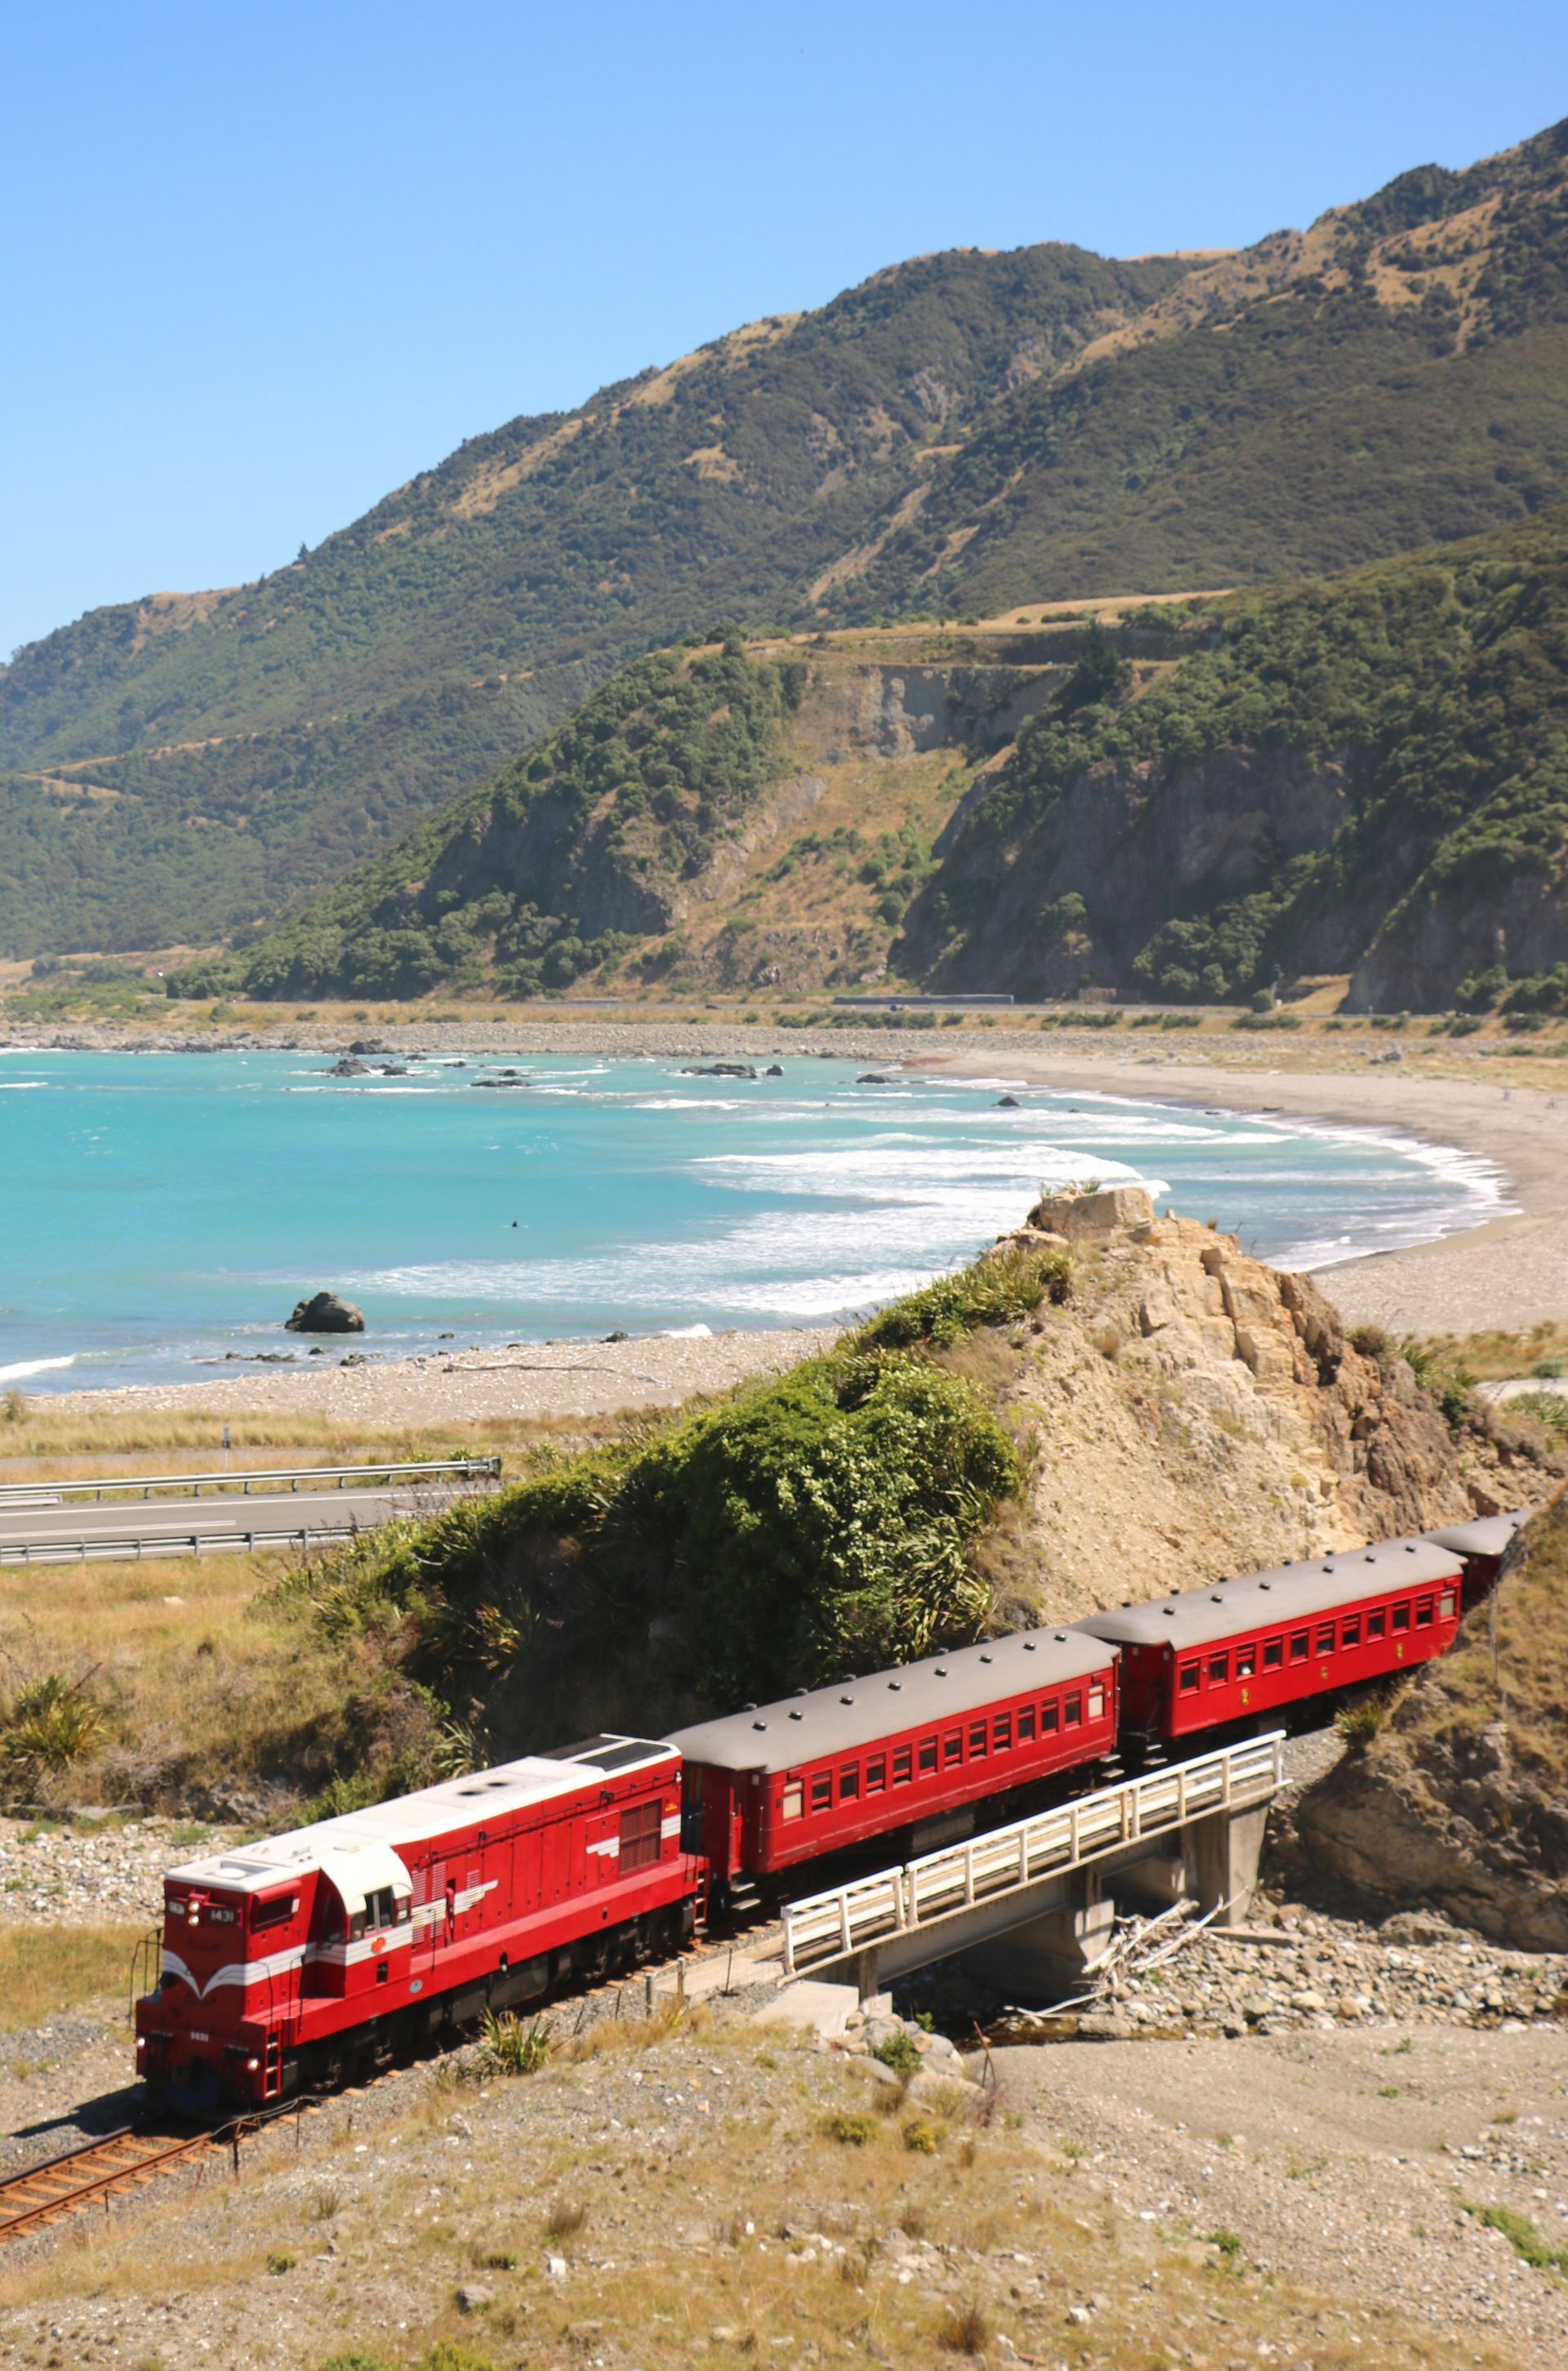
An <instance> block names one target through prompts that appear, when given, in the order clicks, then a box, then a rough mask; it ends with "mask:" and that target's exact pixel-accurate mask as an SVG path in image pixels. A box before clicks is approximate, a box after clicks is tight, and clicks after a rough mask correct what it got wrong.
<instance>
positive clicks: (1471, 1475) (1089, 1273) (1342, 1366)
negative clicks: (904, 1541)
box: [959, 1186, 1529, 1620]
mask: <svg viewBox="0 0 1568 2371" xmlns="http://www.w3.org/2000/svg"><path fill="white" fill-rule="evenodd" d="M1004 1242H1005V1243H1009V1244H1011V1245H1013V1246H1016V1247H1019V1248H1035V1249H1040V1248H1047V1247H1049V1246H1051V1245H1053V1244H1056V1245H1064V1246H1066V1248H1068V1249H1069V1250H1070V1254H1071V1259H1072V1290H1071V1296H1070V1298H1069V1300H1068V1301H1066V1305H1065V1306H1064V1307H1062V1308H1060V1309H1052V1310H1050V1311H1048V1312H1042V1313H1040V1314H1039V1315H1038V1316H1037V1318H1036V1319H1035V1320H1034V1321H1032V1326H1031V1327H1030V1328H1028V1329H1020V1332H1019V1333H1018V1335H1017V1336H1015V1337H1014V1344H1013V1347H1012V1349H1011V1352H1010V1360H1011V1363H1010V1366H1009V1371H1008V1373H1007V1375H1006V1377H1005V1379H1004V1378H1001V1377H993V1375H992V1374H990V1373H989V1372H988V1373H987V1375H986V1380H987V1381H988V1382H991V1381H993V1380H994V1381H997V1382H999V1383H1000V1384H1001V1388H1002V1390H1003V1393H1004V1395H1005V1397H1006V1398H1007V1400H1008V1401H1009V1404H1010V1406H1011V1409H1012V1414H1013V1421H1014V1423H1015V1425H1016V1427H1017V1428H1018V1429H1019V1430H1020V1432H1021V1433H1024V1434H1027V1435H1029V1436H1032V1440H1033V1441H1034V1443H1035V1448H1036V1454H1035V1457H1034V1461H1033V1464H1032V1473H1031V1479H1030V1484H1029V1493H1028V1502H1027V1507H1026V1509H1025V1510H1024V1512H1023V1513H1022V1515H1021V1516H1020V1519H1019V1521H1018V1523H1017V1526H1016V1529H1015V1531H1014V1532H1013V1533H1012V1534H1011V1535H1010V1536H1009V1535H1005V1534H1004V1535H1003V1536H1002V1537H1001V1538H1000V1539H999V1541H998V1543H997V1548H996V1558H995V1563H994V1567H993V1579H994V1580H995V1583H996V1586H997V1593H998V1598H999V1601H1000V1602H1001V1604H1002V1606H1003V1608H1004V1611H1007V1610H1012V1611H1016V1613H1018V1614H1020V1616H1021V1615H1022V1614H1024V1613H1032V1614H1035V1615H1038V1616H1039V1617H1041V1618H1043V1619H1047V1620H1061V1619H1064V1618H1066V1619H1072V1618H1075V1617H1076V1616H1077V1615H1078V1614H1080V1613H1087V1612H1088V1611H1090V1609H1091V1608H1093V1607H1096V1606H1101V1605H1106V1604H1119V1603H1121V1602H1124V1600H1126V1599H1130V1598H1145V1597H1152V1596H1156V1595H1158V1594H1159V1593H1160V1592H1162V1591H1163V1590H1169V1589H1190V1588H1192V1587H1193V1586H1194V1585H1195V1584H1197V1583H1200V1582H1202V1581H1203V1580H1204V1579H1208V1578H1218V1577H1219V1576H1221V1575H1225V1574H1231V1573H1238V1572H1245V1571H1248V1570H1255V1569H1258V1568H1260V1567H1263V1566H1267V1565H1271V1564H1280V1563H1285V1562H1286V1561H1289V1560H1293V1559H1296V1558H1297V1557H1301V1556H1311V1555H1315V1554H1318V1553H1320V1551H1322V1550H1324V1549H1328V1548H1338V1547H1346V1546H1350V1545H1353V1544H1358V1543H1360V1542H1362V1541H1365V1540H1366V1539H1369V1538H1373V1537H1381V1538H1389V1537H1391V1536H1394V1535H1396V1534H1398V1533H1400V1532H1409V1531H1422V1530H1426V1529H1428V1528H1430V1527H1431V1526H1433V1525H1435V1524H1436V1523H1440V1522H1443V1521H1450V1522H1451V1521H1458V1520H1461V1519H1464V1518H1468V1517H1469V1516H1470V1515H1472V1514H1473V1513H1475V1512H1476V1511H1478V1509H1486V1510H1488V1511H1490V1510H1491V1509H1492V1508H1493V1506H1495V1505H1496V1504H1497V1503H1499V1494H1498V1489H1497V1475H1496V1474H1495V1472H1494V1471H1493V1464H1494V1459H1495V1452H1493V1450H1492V1448H1491V1446H1490V1444H1489V1443H1487V1442H1486V1441H1485V1440H1483V1439H1481V1438H1479V1437H1474V1438H1472V1437H1469V1436H1467V1437H1466V1438H1465V1439H1463V1440H1455V1439H1454V1438H1453V1436H1452V1435H1451V1434H1450V1433H1449V1430H1448V1428H1447V1425H1446V1424H1445V1422H1444V1421H1443V1418H1442V1417H1441V1416H1440V1415H1439V1414H1438V1412H1437V1411H1436V1409H1435V1407H1434V1405H1433V1404H1432V1402H1431V1401H1430V1400H1429V1399H1428V1398H1427V1397H1426V1395H1425V1394H1424V1393H1422V1392H1421V1391H1420V1390H1419V1389H1417V1388H1416V1387H1415V1386H1414V1383H1413V1379H1410V1380H1408V1381H1407V1380H1405V1379H1403V1378H1401V1377H1400V1376H1399V1375H1398V1374H1397V1373H1394V1372H1390V1373H1389V1375H1385V1374H1383V1373H1382V1372H1381V1371H1379V1369H1378V1366H1377V1365H1376V1364H1375V1363H1374V1361H1373V1360H1372V1359H1367V1358H1364V1357H1362V1355H1361V1354H1360V1353H1359V1352H1358V1351H1356V1350H1355V1348H1354V1347H1352V1346H1351V1345H1350V1343H1349V1342H1347V1340H1346V1338H1345V1336H1344V1333H1343V1328H1342V1327H1341V1324H1340V1322H1339V1319H1338V1317H1337V1316H1336V1314H1335V1313H1334V1311H1333V1309H1332V1307H1331V1306H1330V1304H1329V1302H1328V1301H1325V1300H1324V1298H1323V1296H1322V1295H1321V1293H1320V1292H1319V1290H1318V1289H1317V1287H1316V1286H1315V1285H1314V1284H1313V1283H1312V1282H1311V1281H1310V1280H1309V1278H1306V1277H1298V1276H1287V1275H1282V1274H1280V1273H1279V1272H1278V1271H1276V1270H1274V1269H1273V1268H1270V1267H1267V1266H1264V1265H1263V1264H1262V1262H1261V1261H1259V1260H1254V1259H1251V1258H1249V1257H1248V1256H1247V1255H1246V1254H1245V1253H1244V1252H1243V1251H1242V1250H1241V1249H1240V1248H1239V1245H1238V1244H1237V1243H1236V1242H1235V1241H1234V1239H1233V1238H1231V1237H1228V1236H1222V1235H1218V1234H1216V1233H1215V1232H1213V1231H1212V1230H1211V1229H1210V1228H1208V1227H1205V1226H1201V1225H1198V1224H1197V1223H1195V1222H1194V1221H1193V1220H1183V1219H1175V1218H1160V1219H1157V1218H1156V1217H1154V1215H1153V1212H1152V1208H1151V1205H1150V1203H1149V1199H1148V1197H1147V1194H1146V1193H1145V1192H1144V1191H1143V1189H1142V1188H1141V1187H1136V1186H1114V1187H1109V1188H1105V1189H1101V1190H1100V1191H1098V1192H1095V1193H1091V1194H1080V1195H1070V1196H1052V1197H1047V1199H1046V1200H1044V1201H1043V1202H1042V1203H1041V1204H1039V1205H1038V1206H1037V1208H1036V1209H1035V1210H1034V1211H1033V1212H1032V1214H1031V1220H1030V1224H1029V1225H1028V1226H1027V1227H1025V1228H1023V1229H1021V1230H1020V1232H1018V1233H1017V1234H1015V1235H1011V1236H1009V1237H1007V1238H1004ZM959 1355H960V1357H961V1359H962V1358H963V1357H964V1356H968V1357H970V1358H975V1357H977V1356H978V1355H979V1353H978V1352H977V1351H976V1350H974V1349H973V1348H972V1349H971V1350H970V1351H969V1352H967V1353H962V1354H959ZM985 1355H986V1359H988V1360H996V1359H1000V1358H1001V1356H1002V1355H1003V1354H1002V1351H1001V1348H1000V1346H999V1345H998V1344H997V1343H996V1341H995V1339H994V1338H993V1339H992V1340H991V1341H990V1342H989V1343H988V1344H987V1346H986V1353H985ZM1507 1487H1508V1489H1509V1491H1510V1492H1511V1495H1510V1497H1509V1498H1508V1503H1510V1504H1516V1503H1517V1502H1518V1500H1519V1498H1521V1497H1528V1495H1529V1489H1528V1486H1521V1484H1520V1482H1519V1480H1518V1478H1517V1477H1516V1476H1515V1477H1511V1478H1510V1482H1509V1484H1508V1486H1507Z"/></svg>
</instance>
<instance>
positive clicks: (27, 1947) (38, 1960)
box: [0, 1925, 145, 2033]
mask: <svg viewBox="0 0 1568 2371" xmlns="http://www.w3.org/2000/svg"><path fill="white" fill-rule="evenodd" d="M144 1931H145V1929H144V1927H142V1926H124V1925H117V1926H0V2030H5V2031H6V2032H7V2033H15V2032H17V2031H21V2030H29V2029H30V2028H32V2027H34V2026H38V2025H45V2024H47V2023H48V2021H49V2019H50V2018H51V2017H52V2016H53V2015H54V2014H55V2013H56V2012H57V2011H58V2010H60V2009H64V2008H75V2007H79V2006H80V2005H81V2003H83V2002H84V2001H94V2000H100V1999H103V2000H113V2001H115V2002H116V2004H117V2006H119V2007H123V2006H124V2004H125V2003H126V2002H127V2001H128V2000H129V1998H130V1994H131V1955H132V1953H133V1950H134V1949H135V1948H136V1945H137V1943H138V1942H139V1941H140V1939H141V1937H142V1936H143V1934H144Z"/></svg>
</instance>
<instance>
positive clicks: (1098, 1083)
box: [919, 1042, 1568, 1335]
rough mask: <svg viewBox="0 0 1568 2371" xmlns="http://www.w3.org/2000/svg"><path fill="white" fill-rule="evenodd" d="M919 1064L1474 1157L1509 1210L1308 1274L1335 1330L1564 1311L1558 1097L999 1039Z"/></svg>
mask: <svg viewBox="0 0 1568 2371" xmlns="http://www.w3.org/2000/svg"><path fill="white" fill-rule="evenodd" d="M1120 1050H1121V1049H1118V1051H1119V1052H1120ZM919 1067H921V1068H925V1067H926V1064H925V1063H924V1062H920V1063H919ZM930 1068H931V1069H932V1070H942V1071H944V1072H946V1073H947V1074H948V1075H950V1076H955V1075H956V1076H962V1075H964V1074H965V1073H967V1074H968V1075H971V1076H984V1077H986V1078H991V1077H993V1076H999V1075H1000V1074H1001V1072H1002V1070H1009V1071H1011V1072H1013V1073H1014V1074H1015V1075H1016V1076H1017V1077H1019V1078H1020V1079H1026V1080H1028V1081H1030V1083H1031V1084H1032V1085H1036V1086H1043V1087H1056V1088H1066V1089H1067V1090H1069V1091H1071V1090H1074V1089H1077V1090H1079V1091H1082V1092H1085V1093H1100V1094H1125V1095H1152V1096H1158V1097H1159V1098H1160V1099H1161V1100H1163V1101H1169V1102H1173V1103H1189V1104H1203V1105H1221V1106H1223V1107H1225V1108H1228V1109H1231V1110H1236V1111H1245V1112H1274V1111H1277V1112H1279V1113H1280V1114H1281V1115H1282V1116H1286V1117H1289V1118H1292V1119H1305V1120H1312V1119H1316V1120H1325V1121H1328V1122H1330V1123H1332V1124H1335V1125H1339V1126H1349V1127H1355V1128H1378V1129H1384V1130H1387V1129H1395V1128H1397V1129H1398V1130H1399V1131H1400V1132H1401V1134H1402V1135H1406V1136H1410V1137H1414V1138H1416V1139H1419V1140H1420V1141H1422V1142H1423V1143H1425V1144H1429V1145H1433V1146H1435V1147H1448V1148H1453V1149H1456V1150H1458V1151H1461V1152H1466V1153H1470V1154H1472V1155H1474V1156H1475V1157H1477V1158H1478V1159H1481V1160H1484V1161H1487V1162H1492V1163H1493V1165H1494V1166H1495V1167H1496V1169H1497V1170H1498V1171H1499V1172H1500V1173H1501V1184H1502V1186H1503V1189H1504V1194H1505V1201H1506V1203H1507V1204H1509V1205H1512V1206H1513V1207H1512V1209H1510V1210H1508V1211H1506V1212H1505V1214H1501V1215H1499V1216H1498V1217H1496V1218H1494V1219H1489V1220H1486V1222H1485V1223H1484V1224H1483V1225H1482V1226H1479V1227H1471V1228H1469V1229H1467V1230H1466V1231H1465V1232H1463V1233H1461V1234H1454V1235H1449V1236H1447V1237H1445V1238H1444V1239H1443V1240H1442V1241H1441V1242H1438V1243H1421V1244H1417V1245H1414V1246H1412V1248H1411V1249H1410V1250H1408V1251H1396V1252H1382V1253H1377V1254H1373V1255H1370V1256H1368V1257H1366V1258H1364V1259H1356V1260H1352V1261H1349V1262H1348V1263H1347V1264H1346V1265H1345V1266H1343V1267H1333V1268H1320V1269H1319V1270H1318V1271H1317V1279H1318V1282H1319V1283H1320V1285H1321V1286H1322V1288H1323V1290H1324V1291H1325V1292H1327V1293H1328V1294H1329V1296H1330V1297H1331V1299H1332V1301H1334V1302H1335V1303H1336V1305H1337V1306H1338V1308H1339V1310H1340V1311H1341V1313H1342V1314H1343V1317H1344V1319H1345V1321H1346V1323H1347V1324H1353V1325H1357V1324H1378V1325H1383V1326H1386V1327H1387V1328H1388V1329H1389V1332H1391V1333H1400V1334H1423V1335H1425V1334H1472V1333H1480V1332H1482V1331H1485V1330H1488V1329H1491V1328H1493V1327H1496V1328H1501V1329H1503V1330H1505V1331H1509V1332H1515V1331H1519V1332H1522V1331H1524V1330H1525V1329H1526V1328H1528V1326H1531V1325H1533V1324H1538V1323H1539V1322H1541V1321H1550V1320H1552V1319H1557V1320H1561V1319H1563V1318H1568V1096H1559V1095H1556V1094H1553V1093H1547V1092H1542V1091H1539V1090H1536V1089H1532V1088H1528V1087H1506V1086H1493V1085H1490V1084H1487V1085H1482V1083H1480V1082H1479V1081H1474V1082H1472V1081H1470V1080H1465V1079H1451V1078H1432V1077H1424V1076H1423V1075H1422V1074H1421V1073H1420V1072H1419V1071H1415V1070H1411V1069H1408V1068H1405V1067H1403V1066H1401V1067H1399V1068H1395V1067H1393V1066H1392V1065H1390V1066H1388V1067H1379V1068H1378V1070H1376V1071H1375V1072H1373V1073H1372V1074H1370V1075H1367V1074H1366V1073H1361V1074H1359V1075H1358V1074H1356V1073H1355V1072H1351V1071H1348V1070H1334V1071H1330V1072H1324V1071H1284V1070H1268V1071H1264V1072H1263V1073H1262V1075H1259V1074H1257V1073H1251V1074H1249V1073H1246V1072H1242V1071H1239V1070H1236V1069H1233V1068H1231V1067H1229V1066H1226V1067H1223V1068H1222V1067H1221V1066H1220V1065H1219V1064H1217V1063H1216V1064H1213V1065H1210V1064H1205V1063H1195V1062H1162V1063H1160V1064H1159V1068H1158V1070H1157V1071H1156V1072H1155V1074H1154V1075H1153V1076H1150V1075H1149V1071H1148V1070H1147V1068H1145V1067H1144V1066H1143V1065H1141V1064H1139V1063H1138V1062H1137V1061H1136V1058H1135V1056H1134V1049H1133V1048H1132V1047H1127V1048H1126V1050H1125V1052H1124V1053H1123V1054H1122V1057H1121V1058H1117V1056H1116V1055H1109V1056H1106V1057H1103V1058H1101V1057H1097V1056H1091V1057H1087V1058H1086V1057H1084V1056H1081V1055H1078V1054H1076V1053H1074V1054H1069V1055H1065V1056H1058V1055H1056V1054H1055V1052H1054V1051H1047V1050H1045V1049H1043V1048H1042V1047H1040V1046H1039V1045H1038V1042H1036V1044H1035V1045H1033V1046H1031V1047H1028V1048H1027V1049H1016V1048H1015V1047H1009V1049H1008V1053H1007V1058H1006V1059H1005V1061H993V1060H992V1059H990V1058H989V1055H988V1054H987V1058H986V1059H985V1060H983V1061H980V1060H976V1059H975V1058H974V1057H973V1056H972V1055H971V1054H970V1053H969V1052H968V1049H967V1048H966V1049H965V1051H964V1053H963V1055H959V1056H955V1057H953V1058H940V1057H938V1058H932V1060H931V1062H930ZM1183 1215H1185V1216H1187V1217H1190V1218H1195V1217H1197V1216H1199V1215H1201V1214H1200V1213H1198V1212H1196V1211H1188V1212H1186V1213H1184V1214H1183Z"/></svg>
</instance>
